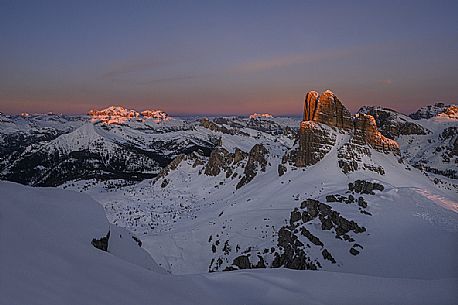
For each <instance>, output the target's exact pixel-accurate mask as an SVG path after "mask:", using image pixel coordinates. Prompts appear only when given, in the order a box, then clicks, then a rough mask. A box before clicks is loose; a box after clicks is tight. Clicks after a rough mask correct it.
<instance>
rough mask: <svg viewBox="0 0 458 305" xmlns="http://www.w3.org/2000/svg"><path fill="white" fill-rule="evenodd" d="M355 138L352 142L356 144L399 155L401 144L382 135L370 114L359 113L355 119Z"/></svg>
mask: <svg viewBox="0 0 458 305" xmlns="http://www.w3.org/2000/svg"><path fill="white" fill-rule="evenodd" d="M353 122H354V136H353V138H352V142H354V143H356V144H361V145H364V144H369V145H370V146H372V148H374V149H376V150H379V151H383V152H390V151H391V152H394V153H397V154H399V144H398V143H397V142H396V141H394V140H391V139H389V138H387V137H385V136H384V135H382V134H381V133H380V131H378V129H377V125H376V123H375V119H374V117H373V116H371V115H369V114H362V113H358V114H356V115H355V117H354V121H353Z"/></svg>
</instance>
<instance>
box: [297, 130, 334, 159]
mask: <svg viewBox="0 0 458 305" xmlns="http://www.w3.org/2000/svg"><path fill="white" fill-rule="evenodd" d="M334 143H335V137H334V136H333V134H332V133H330V131H329V130H326V128H324V127H323V126H320V125H318V124H316V123H314V122H310V121H302V122H301V127H300V129H299V136H298V144H299V145H298V148H297V150H296V151H293V156H292V159H293V160H294V165H295V166H297V167H305V166H309V165H313V164H316V163H318V161H320V160H321V159H322V158H323V157H324V156H325V155H326V154H327V153H328V152H329V151H330V150H331V148H332V146H333V145H334Z"/></svg>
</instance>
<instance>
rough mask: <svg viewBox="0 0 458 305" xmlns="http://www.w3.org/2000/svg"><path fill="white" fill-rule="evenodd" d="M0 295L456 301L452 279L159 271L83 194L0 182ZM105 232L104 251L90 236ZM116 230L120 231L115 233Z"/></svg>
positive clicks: (24, 298) (166, 300) (34, 299)
mask: <svg viewBox="0 0 458 305" xmlns="http://www.w3.org/2000/svg"><path fill="white" fill-rule="evenodd" d="M0 194H1V197H0V220H1V221H0V270H1V272H0V304H2V305H16V304H18V305H19V304H29V305H35V304H46V305H54V304H69V305H71V304H112V305H116V304H120V305H121V304H138V305H143V304H200V305H205V304H234V305H235V304H267V305H270V304H271V305H273V304H278V305H280V304H336V303H338V304H362V303H367V302H370V303H375V304H407V305H408V304H412V305H413V304H416V305H418V304H433V303H439V304H444V305H447V304H454V303H456V300H457V295H456V293H455V292H454V290H453V288H454V287H456V285H457V284H458V280H457V278H448V279H437V280H418V279H402V278H382V277H371V276H361V275H356V274H343V273H334V272H313V271H301V272H298V271H292V270H256V271H254V270H252V271H249V272H243V271H238V272H224V273H214V274H207V275H192V276H173V275H168V274H164V273H163V272H162V271H161V269H160V268H159V267H158V266H157V265H156V264H155V263H154V261H152V260H151V258H149V257H148V256H147V255H146V253H145V252H144V251H142V249H141V248H140V247H139V246H138V245H137V244H136V243H135V242H134V241H133V240H132V238H131V237H130V235H129V234H128V233H126V232H125V231H124V230H122V229H119V228H116V227H115V226H113V225H110V224H109V223H108V222H107V220H106V218H105V216H104V214H103V210H102V209H101V207H100V206H99V205H98V204H97V203H96V202H94V201H93V200H91V199H90V198H89V197H87V196H85V195H80V194H77V193H73V192H68V191H62V190H56V189H50V188H30V187H25V186H21V185H18V184H13V183H8V182H0ZM108 230H109V231H110V237H109V239H108V252H105V251H102V250H100V249H97V248H95V247H94V246H93V245H91V241H92V243H93V242H94V241H93V239H94V238H99V237H102V236H105V235H106V234H107V231H108ZM118 236H119V237H118Z"/></svg>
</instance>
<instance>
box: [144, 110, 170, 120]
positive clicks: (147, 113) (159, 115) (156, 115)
mask: <svg viewBox="0 0 458 305" xmlns="http://www.w3.org/2000/svg"><path fill="white" fill-rule="evenodd" d="M141 115H142V117H143V118H145V119H157V120H167V119H168V118H169V116H168V114H167V113H165V112H164V111H162V110H144V111H142V112H141Z"/></svg>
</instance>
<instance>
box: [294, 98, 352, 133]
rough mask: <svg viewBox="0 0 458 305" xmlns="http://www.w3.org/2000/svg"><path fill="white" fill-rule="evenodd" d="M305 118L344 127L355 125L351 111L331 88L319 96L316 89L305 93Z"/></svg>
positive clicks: (348, 127)
mask: <svg viewBox="0 0 458 305" xmlns="http://www.w3.org/2000/svg"><path fill="white" fill-rule="evenodd" d="M303 120H304V121H314V122H318V123H323V124H326V125H328V126H331V127H338V128H343V129H351V128H352V126H353V124H352V121H351V114H350V112H349V111H348V110H347V108H345V106H343V105H342V103H341V102H340V100H339V99H338V98H337V96H336V95H335V94H334V93H333V92H332V91H330V90H326V91H325V92H323V93H321V95H319V96H318V92H316V91H309V92H308V93H307V94H306V95H305V102H304V117H303Z"/></svg>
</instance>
